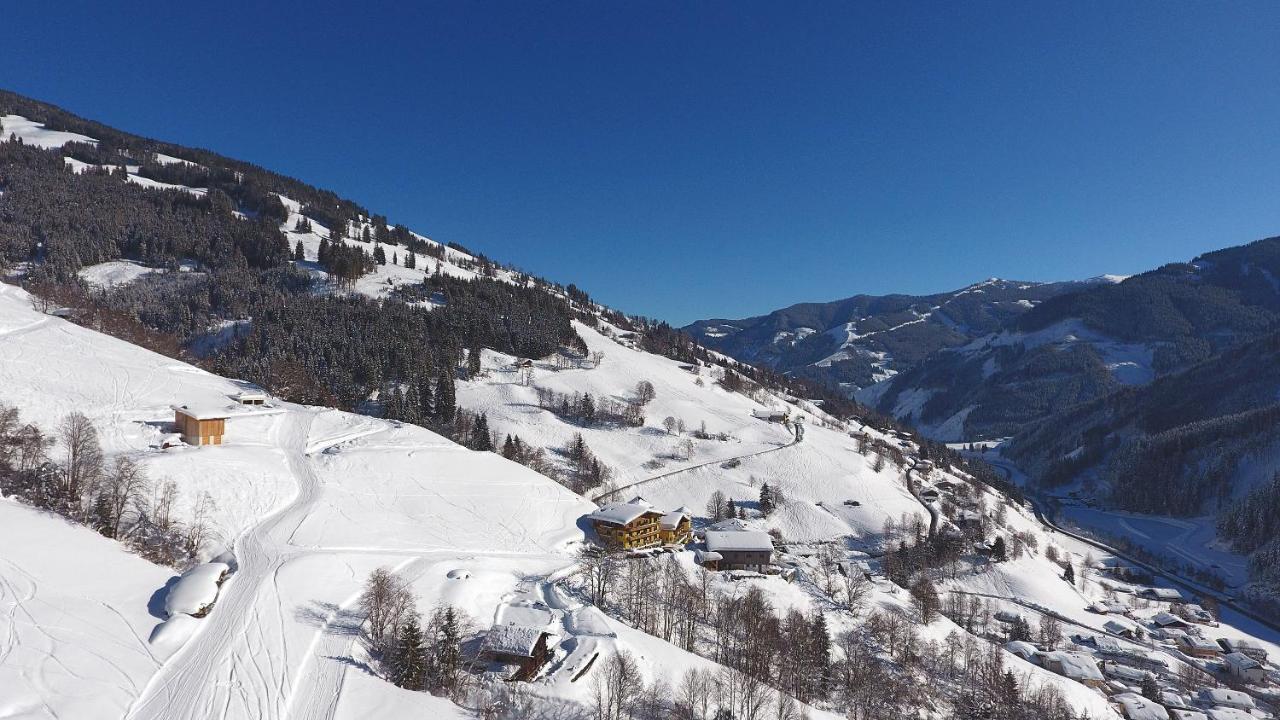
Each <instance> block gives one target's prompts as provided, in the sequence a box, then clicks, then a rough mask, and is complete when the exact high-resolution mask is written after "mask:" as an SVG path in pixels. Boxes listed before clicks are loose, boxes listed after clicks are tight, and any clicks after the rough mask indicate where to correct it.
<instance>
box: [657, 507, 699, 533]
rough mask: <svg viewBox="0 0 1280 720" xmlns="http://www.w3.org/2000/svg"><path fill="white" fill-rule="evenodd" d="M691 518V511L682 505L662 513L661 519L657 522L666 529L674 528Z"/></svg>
mask: <svg viewBox="0 0 1280 720" xmlns="http://www.w3.org/2000/svg"><path fill="white" fill-rule="evenodd" d="M692 518H693V513H691V512H689V509H688V508H683V507H682V508H678V509H676V510H672V511H671V512H669V513H667V514H666V515H663V516H662V519H661V520H659V521H658V524H659V525H661V526H662V527H664V528H667V529H674V528H675V527H676V526H678V525H679V524H680V523H681V522H683V521H685V520H690V519H692Z"/></svg>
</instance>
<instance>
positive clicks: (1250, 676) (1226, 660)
mask: <svg viewBox="0 0 1280 720" xmlns="http://www.w3.org/2000/svg"><path fill="white" fill-rule="evenodd" d="M1222 664H1223V665H1225V666H1226V668H1227V673H1228V674H1230V675H1231V677H1234V678H1236V679H1238V680H1240V681H1241V682H1246V683H1255V684H1261V683H1264V682H1266V681H1267V669H1266V668H1265V667H1263V666H1262V663H1260V662H1258V661H1257V660H1254V659H1253V658H1251V657H1249V656H1248V655H1245V654H1244V653H1239V652H1233V653H1227V654H1226V655H1225V656H1224V657H1223V658H1222Z"/></svg>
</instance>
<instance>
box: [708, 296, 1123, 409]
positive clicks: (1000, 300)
mask: <svg viewBox="0 0 1280 720" xmlns="http://www.w3.org/2000/svg"><path fill="white" fill-rule="evenodd" d="M1097 282H1109V280H1108V279H1104V278H1099V279H1097V280H1090V281H1085V282H1083V283H1076V282H1060V283H1032V282H1019V281H1013V280H999V279H994V278H993V279H990V280H985V281H983V282H980V283H977V284H974V285H970V286H969V287H966V288H963V289H961V290H956V291H954V292H947V293H936V294H933V295H855V296H853V297H850V298H846V299H844V300H836V301H833V302H826V303H800V304H798V305H792V306H790V307H786V308H783V309H781V310H775V311H774V312H771V313H769V314H768V315H761V316H757V317H751V318H745V319H741V320H727V319H723V318H720V319H714V320H699V321H698V322H695V323H693V324H691V325H689V326H688V327H686V328H685V329H686V330H687V331H688V332H689V333H691V334H692V335H693V336H694V337H696V338H697V339H698V341H699V342H701V343H702V344H704V345H706V346H707V347H710V348H714V349H716V350H719V351H720V352H723V353H726V354H728V355H730V356H732V357H735V358H737V359H739V360H742V361H743V362H750V363H755V364H758V365H764V366H766V367H770V368H773V369H775V370H778V371H780V372H785V373H788V374H790V375H794V376H797V377H805V378H810V379H812V380H814V381H816V382H819V383H824V384H827V385H830V386H832V387H837V388H840V389H842V390H843V391H844V392H846V393H850V394H851V393H853V392H854V391H857V390H859V389H861V388H866V387H868V386H870V385H872V384H874V383H876V382H879V381H881V380H884V379H885V378H888V377H892V376H893V375H895V374H897V373H901V372H906V371H907V370H910V369H911V368H914V367H916V366H917V365H918V364H919V363H920V362H921V361H922V360H924V359H925V358H926V357H928V356H929V355H930V354H932V353H934V352H936V351H938V350H941V349H944V348H950V347H957V346H959V345H964V344H965V343H968V342H969V341H971V340H973V339H974V338H977V337H980V336H982V335H986V334H988V333H992V332H995V331H997V330H999V329H1000V328H1001V327H1002V326H1003V325H1004V323H1006V322H1007V321H1009V320H1011V319H1013V318H1016V317H1018V316H1019V315H1021V314H1023V313H1025V312H1027V311H1028V310H1029V309H1030V308H1033V307H1035V306H1036V305H1037V304H1038V303H1041V302H1043V301H1045V300H1047V299H1049V298H1052V297H1056V296H1057V295H1060V294H1062V293H1066V292H1073V291H1075V290H1079V289H1080V288H1081V287H1084V286H1088V285H1092V284H1094V283H1097Z"/></svg>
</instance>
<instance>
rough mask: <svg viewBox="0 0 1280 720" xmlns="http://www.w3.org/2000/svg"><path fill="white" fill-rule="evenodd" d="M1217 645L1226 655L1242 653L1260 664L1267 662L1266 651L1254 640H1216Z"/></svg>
mask: <svg viewBox="0 0 1280 720" xmlns="http://www.w3.org/2000/svg"><path fill="white" fill-rule="evenodd" d="M1218 644H1219V645H1221V646H1222V651H1223V652H1228V653H1237V652H1238V653H1244V654H1245V655H1248V656H1249V657H1251V658H1253V659H1254V660H1257V661H1258V662H1260V663H1265V662H1266V661H1267V649H1266V648H1264V647H1262V645H1260V644H1259V643H1258V641H1256V640H1249V639H1247V638H1218Z"/></svg>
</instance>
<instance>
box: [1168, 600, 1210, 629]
mask: <svg viewBox="0 0 1280 720" xmlns="http://www.w3.org/2000/svg"><path fill="white" fill-rule="evenodd" d="M1176 609H1177V610H1179V611H1180V612H1179V613H1178V614H1179V615H1181V616H1182V617H1184V618H1186V619H1187V620H1189V621H1191V622H1193V623H1200V624H1201V625H1214V626H1216V625H1217V624H1218V621H1217V620H1216V619H1215V618H1214V617H1213V613H1211V612H1209V611H1208V610H1205V609H1204V608H1202V607H1200V606H1199V605H1196V604H1195V603H1188V604H1186V605H1183V606H1182V607H1181V608H1176Z"/></svg>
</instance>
